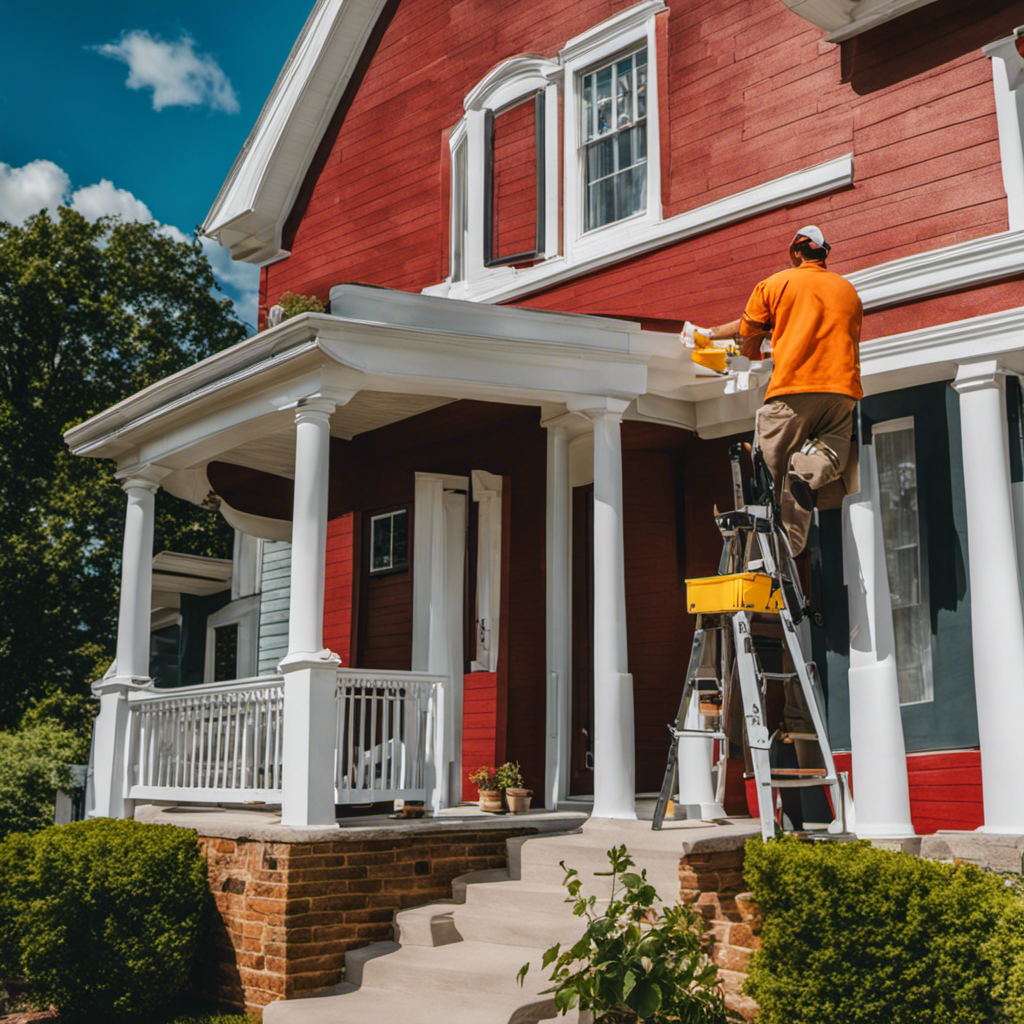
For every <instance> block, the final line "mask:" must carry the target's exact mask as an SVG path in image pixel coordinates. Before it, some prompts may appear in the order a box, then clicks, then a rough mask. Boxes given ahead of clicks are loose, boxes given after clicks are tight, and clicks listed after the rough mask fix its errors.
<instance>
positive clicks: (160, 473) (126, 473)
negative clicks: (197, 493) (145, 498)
mask: <svg viewBox="0 0 1024 1024" xmlns="http://www.w3.org/2000/svg"><path fill="white" fill-rule="evenodd" d="M170 472H171V471H170V470H169V469H165V468H164V467H163V466H157V465H153V464H149V465H145V466H133V467H132V468H131V469H126V470H119V471H118V472H117V473H115V474H114V478H115V479H116V480H117V481H118V482H119V483H120V484H121V486H122V487H123V488H124V489H125V490H126V491H127V492H128V493H129V494H131V492H132V491H135V490H142V491H149V493H150V494H156V492H157V491H158V490H159V489H160V481H161V480H163V478H164V477H165V476H167V475H168V474H169V473H170Z"/></svg>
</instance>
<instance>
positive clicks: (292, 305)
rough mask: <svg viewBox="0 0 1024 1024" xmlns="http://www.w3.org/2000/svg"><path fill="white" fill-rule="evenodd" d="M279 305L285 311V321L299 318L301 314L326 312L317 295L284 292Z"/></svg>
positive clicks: (278, 301)
mask: <svg viewBox="0 0 1024 1024" xmlns="http://www.w3.org/2000/svg"><path fill="white" fill-rule="evenodd" d="M277 303H278V305H279V306H280V307H281V308H282V309H283V310H284V319H285V320H288V319H290V318H291V317H293V316H298V315H299V314H300V313H322V312H323V311H324V304H323V303H322V302H321V301H320V300H319V299H318V298H317V297H316V296H315V295H299V294H298V293H297V292H283V293H282V295H281V297H280V298H279V299H278V300H277Z"/></svg>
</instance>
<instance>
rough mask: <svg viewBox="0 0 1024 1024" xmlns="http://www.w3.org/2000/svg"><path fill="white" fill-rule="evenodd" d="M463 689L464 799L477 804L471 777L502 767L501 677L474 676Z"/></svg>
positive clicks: (464, 683) (465, 683) (465, 680)
mask: <svg viewBox="0 0 1024 1024" xmlns="http://www.w3.org/2000/svg"><path fill="white" fill-rule="evenodd" d="M462 685H463V691H462V799H463V800H475V799H476V797H477V790H476V786H474V785H473V783H472V782H470V781H469V773H470V772H472V771H476V769H477V768H479V767H481V766H482V765H496V764H498V763H500V762H499V758H498V746H497V744H498V673H497V672H471V673H469V675H467V676H465V677H464V679H463V684H462ZM537 788H538V789H539V788H540V786H539V784H538V785H537Z"/></svg>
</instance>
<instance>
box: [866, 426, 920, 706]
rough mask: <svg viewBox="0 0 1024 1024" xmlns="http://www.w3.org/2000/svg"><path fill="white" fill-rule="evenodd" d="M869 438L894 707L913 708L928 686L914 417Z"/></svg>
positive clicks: (877, 430) (883, 427) (878, 427)
mask: <svg viewBox="0 0 1024 1024" xmlns="http://www.w3.org/2000/svg"><path fill="white" fill-rule="evenodd" d="M872 437H873V443H874V446H875V459H876V462H877V464H878V483H879V505H880V512H881V518H882V535H883V539H884V542H885V563H886V569H887V570H888V575H889V594H890V596H891V599H892V625H893V634H894V637H895V645H896V672H897V675H898V677H899V688H900V703H901V704H916V703H920V702H922V701H930V700H933V699H934V687H933V682H932V631H931V609H930V602H929V600H928V562H927V559H926V557H925V555H924V552H923V551H922V542H921V522H920V515H919V511H918V505H917V455H916V451H915V446H914V419H913V417H905V418H903V419H898V420H889V421H887V422H885V423H879V424H877V425H876V426H875V428H874V430H873V432H872Z"/></svg>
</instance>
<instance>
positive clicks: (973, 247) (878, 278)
mask: <svg viewBox="0 0 1024 1024" xmlns="http://www.w3.org/2000/svg"><path fill="white" fill-rule="evenodd" d="M1022 271H1024V230H1021V231H1002V232H1000V233H999V234H995V235H986V236H985V237H984V238H976V239H973V240H972V241H970V242H960V243H958V244H957V245H949V246H946V247H945V248H942V249H933V250H931V252H924V253H919V254H917V255H914V256H905V257H903V259H899V260H892V261H891V262H889V263H881V264H879V265H878V266H875V267H869V268H868V269H866V270H857V271H854V272H853V273H852V274H847V275H846V279H847V281H849V282H850V284H852V285H853V286H854V288H856V289H857V292H858V294H859V295H860V298H861V302H863V303H864V309H865V311H871V310H873V309H881V308H883V307H885V306H893V305H899V304H900V303H904V302H909V301H910V300H912V299H918V298H921V297H923V296H926V295H938V294H940V293H942V292H951V291H960V290H962V289H964V288H972V287H974V286H975V285H979V284H985V283H986V282H988V281H997V280H999V279H1000V278H1004V277H1010V276H1011V275H1014V274H1019V273H1021V272H1022Z"/></svg>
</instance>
